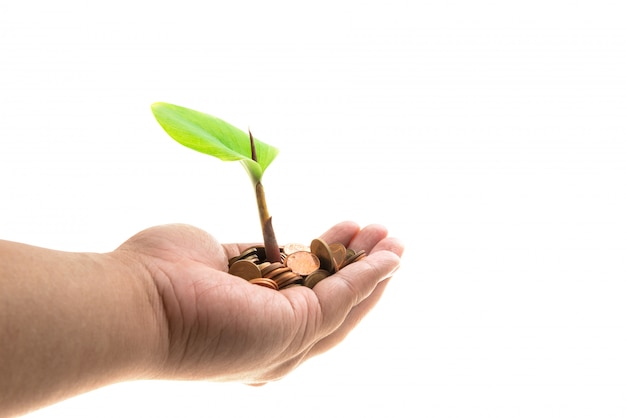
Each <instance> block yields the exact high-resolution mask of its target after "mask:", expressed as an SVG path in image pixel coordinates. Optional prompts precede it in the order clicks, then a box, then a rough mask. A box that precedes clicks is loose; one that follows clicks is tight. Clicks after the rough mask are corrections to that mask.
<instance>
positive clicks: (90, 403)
mask: <svg viewBox="0 0 626 418" xmlns="http://www.w3.org/2000/svg"><path fill="white" fill-rule="evenodd" d="M620 5H621V2H618V1H604V0H595V1H586V0H581V1H553V0H544V1H532V0H531V1H525V2H502V1H486V0H479V1H472V2H468V1H445V0H444V1H419V2H409V1H397V0H389V1H385V2H382V1H358V2H357V1H333V2H331V1H325V0H323V1H317V2H309V3H303V2H286V1H284V2H283V1H273V0H270V1H265V2H252V1H229V2H211V1H202V2H201V1H185V0H182V1H178V2H172V1H168V2H166V1H160V0H154V1H151V2H132V1H124V2H121V1H109V2H88V1H70V0H57V1H22V2H17V1H11V2H9V1H4V2H2V3H0V195H1V196H2V198H1V199H0V215H1V219H2V221H1V222H0V238H2V239H7V240H14V241H20V242H26V243H29V244H33V245H39V246H44V247H51V248H56V249H61V250H67V251H96V252H98V251H103V252H104V251H110V250H112V249H114V248H115V247H117V246H118V245H119V244H121V243H122V242H123V241H124V240H126V239H127V238H128V237H130V236H131V235H133V234H134V233H136V232H138V231H140V230H141V229H144V228H146V227H149V226H153V225H157V224H162V223H170V222H185V223H191V224H194V225H196V226H198V227H201V228H203V229H206V230H207V231H209V232H211V233H212V234H213V235H215V236H216V237H217V238H218V239H220V240H221V241H223V242H238V241H245V242H249V241H258V240H259V239H260V227H259V225H258V218H257V214H256V207H255V203H254V192H253V190H252V188H251V187H250V184H249V180H248V178H247V176H246V174H245V172H244V171H243V169H242V168H241V167H240V166H239V165H238V164H237V163H223V162H220V161H218V160H215V159H213V158H210V157H207V156H204V155H202V154H198V153H195V152H193V151H191V150H188V149H186V148H184V147H182V146H180V145H178V144H177V143H175V142H174V141H172V140H171V139H170V138H169V137H167V135H166V134H165V133H164V132H163V131H162V130H161V128H160V127H159V126H158V124H157V123H156V121H155V120H154V118H153V117H152V115H151V112H150V105H151V103H153V102H155V101H167V102H171V103H175V104H179V105H183V106H187V107H191V108H195V109H198V110H201V111H204V112H207V113H211V114H214V115H216V116H218V117H221V118H223V119H225V120H227V121H229V122H231V123H233V124H234V125H236V126H239V127H240V128H242V129H247V128H248V127H249V128H250V129H251V130H252V132H253V133H254V134H255V136H257V137H259V138H260V139H262V140H264V141H266V142H268V143H270V144H272V145H275V146H277V147H278V148H280V150H281V153H280V155H279V156H278V157H277V159H276V160H275V162H274V163H273V164H272V166H270V168H269V169H268V170H267V172H266V174H265V177H264V184H265V188H266V193H267V199H268V205H269V209H270V212H271V214H272V215H273V217H274V225H275V228H276V233H277V236H278V239H279V241H281V242H283V243H284V242H304V243H308V242H310V240H311V239H312V238H314V237H316V236H318V235H319V234H320V233H322V232H323V231H324V230H326V229H327V228H328V227H330V226H331V225H333V224H335V223H336V222H339V221H342V220H344V219H351V220H354V221H357V222H359V223H361V224H362V225H366V224H369V223H381V224H384V225H386V226H387V227H388V229H389V231H390V234H391V235H394V236H397V237H399V238H401V239H402V240H403V241H404V242H405V244H406V247H407V248H406V253H405V256H404V259H403V265H402V267H401V269H400V270H399V272H398V273H397V274H396V276H395V277H394V279H393V282H392V284H390V286H389V287H388V290H387V293H386V294H385V297H384V298H383V299H382V300H381V302H380V304H379V306H377V308H376V309H375V310H374V311H373V312H372V313H371V314H370V315H369V316H368V317H367V318H366V319H365V320H364V321H363V322H362V323H361V324H360V326H359V327H358V328H357V329H356V330H355V331H354V333H353V334H351V335H350V336H349V337H348V338H347V340H346V341H345V342H344V343H343V344H342V345H340V346H338V347H337V348H336V349H334V350H333V351H331V352H329V353H327V354H325V355H323V356H320V357H317V358H315V359H313V360H311V361H309V362H308V363H305V364H304V365H303V366H302V367H301V368H299V369H298V370H296V371H295V372H294V373H293V374H291V375H289V376H288V377H286V378H285V379H283V380H282V381H280V382H276V383H272V384H268V385H267V386H265V387H262V388H251V387H247V386H244V385H240V384H215V383H209V382H132V383H124V384H119V385H115V386H111V387H107V388H103V389H101V390H97V391H95V392H91V393H88V394H85V395H82V396H79V397H77V398H74V399H70V400H68V401H65V402H62V403H60V404H57V405H55V406H52V407H49V408H46V409H43V410H41V411H39V412H36V413H33V414H32V415H31V416H32V417H33V418H44V417H45V418H49V417H111V416H116V417H131V416H132V417H135V416H150V417H172V416H176V417H242V416H274V417H302V418H304V417H320V416H329V417H337V416H361V417H380V416H397V417H433V418H435V417H436V418H439V417H468V416H472V417H473V416H476V417H483V418H484V417H530V416H532V417H555V416H567V417H603V418H607V417H623V416H625V415H626V355H625V353H626V303H625V299H626V262H625V254H626V253H625V251H626V238H625V236H626V220H625V216H624V214H625V213H626V27H625V26H624V22H625V19H626V12H625V11H624V10H623V9H621V8H620ZM9 343H10V342H7V341H0V344H9Z"/></svg>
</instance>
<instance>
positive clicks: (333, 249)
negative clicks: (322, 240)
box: [328, 242, 346, 271]
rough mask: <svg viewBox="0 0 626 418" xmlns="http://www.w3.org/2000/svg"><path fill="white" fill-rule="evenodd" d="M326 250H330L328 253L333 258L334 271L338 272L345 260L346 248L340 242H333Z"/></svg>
mask: <svg viewBox="0 0 626 418" xmlns="http://www.w3.org/2000/svg"><path fill="white" fill-rule="evenodd" d="M328 248H330V253H331V254H332V256H333V263H334V268H335V271H337V270H340V269H341V268H342V267H343V265H344V262H345V260H346V247H345V246H344V245H343V244H342V243H340V242H335V243H333V244H330V245H329V246H328Z"/></svg>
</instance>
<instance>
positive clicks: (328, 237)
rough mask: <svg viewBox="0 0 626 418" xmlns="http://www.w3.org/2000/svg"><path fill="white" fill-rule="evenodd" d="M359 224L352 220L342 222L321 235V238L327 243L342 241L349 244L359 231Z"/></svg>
mask: <svg viewBox="0 0 626 418" xmlns="http://www.w3.org/2000/svg"><path fill="white" fill-rule="evenodd" d="M359 229H360V228H359V225H358V224H356V223H355V222H352V221H344V222H340V223H338V224H337V225H335V226H333V227H332V228H330V229H329V230H328V231H326V232H324V233H323V234H322V235H320V238H321V239H322V240H324V241H325V242H327V243H330V244H332V243H335V242H341V243H342V244H344V245H347V244H348V243H349V242H350V241H352V239H353V238H354V236H355V235H356V234H357V233H358V232H359Z"/></svg>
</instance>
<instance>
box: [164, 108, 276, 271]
mask: <svg viewBox="0 0 626 418" xmlns="http://www.w3.org/2000/svg"><path fill="white" fill-rule="evenodd" d="M152 113H153V114H154V116H155V118H156V119H157V121H158V122H159V124H160V125H161V127H162V128H163V129H164V130H165V132H167V133H168V134H169V135H170V136H171V137H172V138H173V139H174V140H176V141H177V142H179V143H180V144H182V145H184V146H186V147H189V148H191V149H193V150H196V151H198V152H201V153H204V154H208V155H211V156H213V157H217V158H219V159H220V160H222V161H239V162H240V163H241V164H242V165H243V167H244V168H245V169H246V172H247V173H248V176H249V177H250V180H251V181H252V185H253V186H254V190H255V193H256V201H257V207H258V211H259V218H260V221H261V229H262V232H263V242H264V244H265V253H266V258H267V261H270V262H280V249H279V247H278V242H277V241H276V235H275V234H274V228H273V226H272V217H271V216H270V215H269V212H268V210H267V204H266V202H265V191H264V189H263V184H262V183H261V179H262V178H263V174H264V173H265V169H267V167H268V166H269V165H270V164H271V162H272V161H273V160H274V158H276V156H277V155H278V149H277V148H275V147H273V146H271V145H269V144H266V143H264V142H262V141H260V140H258V139H255V138H254V137H253V136H252V133H251V132H249V131H248V133H247V134H246V133H245V132H243V131H242V130H240V129H238V128H236V127H234V126H233V125H231V124H229V123H227V122H225V121H223V120H221V119H218V118H216V117H214V116H211V115H208V114H206V113H201V112H198V111H196V110H192V109H188V108H185V107H181V106H176V105H173V104H169V103H154V104H153V105H152Z"/></svg>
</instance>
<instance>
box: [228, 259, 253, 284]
mask: <svg viewBox="0 0 626 418" xmlns="http://www.w3.org/2000/svg"><path fill="white" fill-rule="evenodd" d="M228 272H229V273H230V274H232V275H235V276H238V277H241V278H242V279H246V280H250V279H254V278H256V277H261V270H260V269H259V266H257V265H256V264H255V263H253V262H252V261H248V260H238V261H235V262H234V263H233V264H232V265H231V266H230V268H229V269H228Z"/></svg>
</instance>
